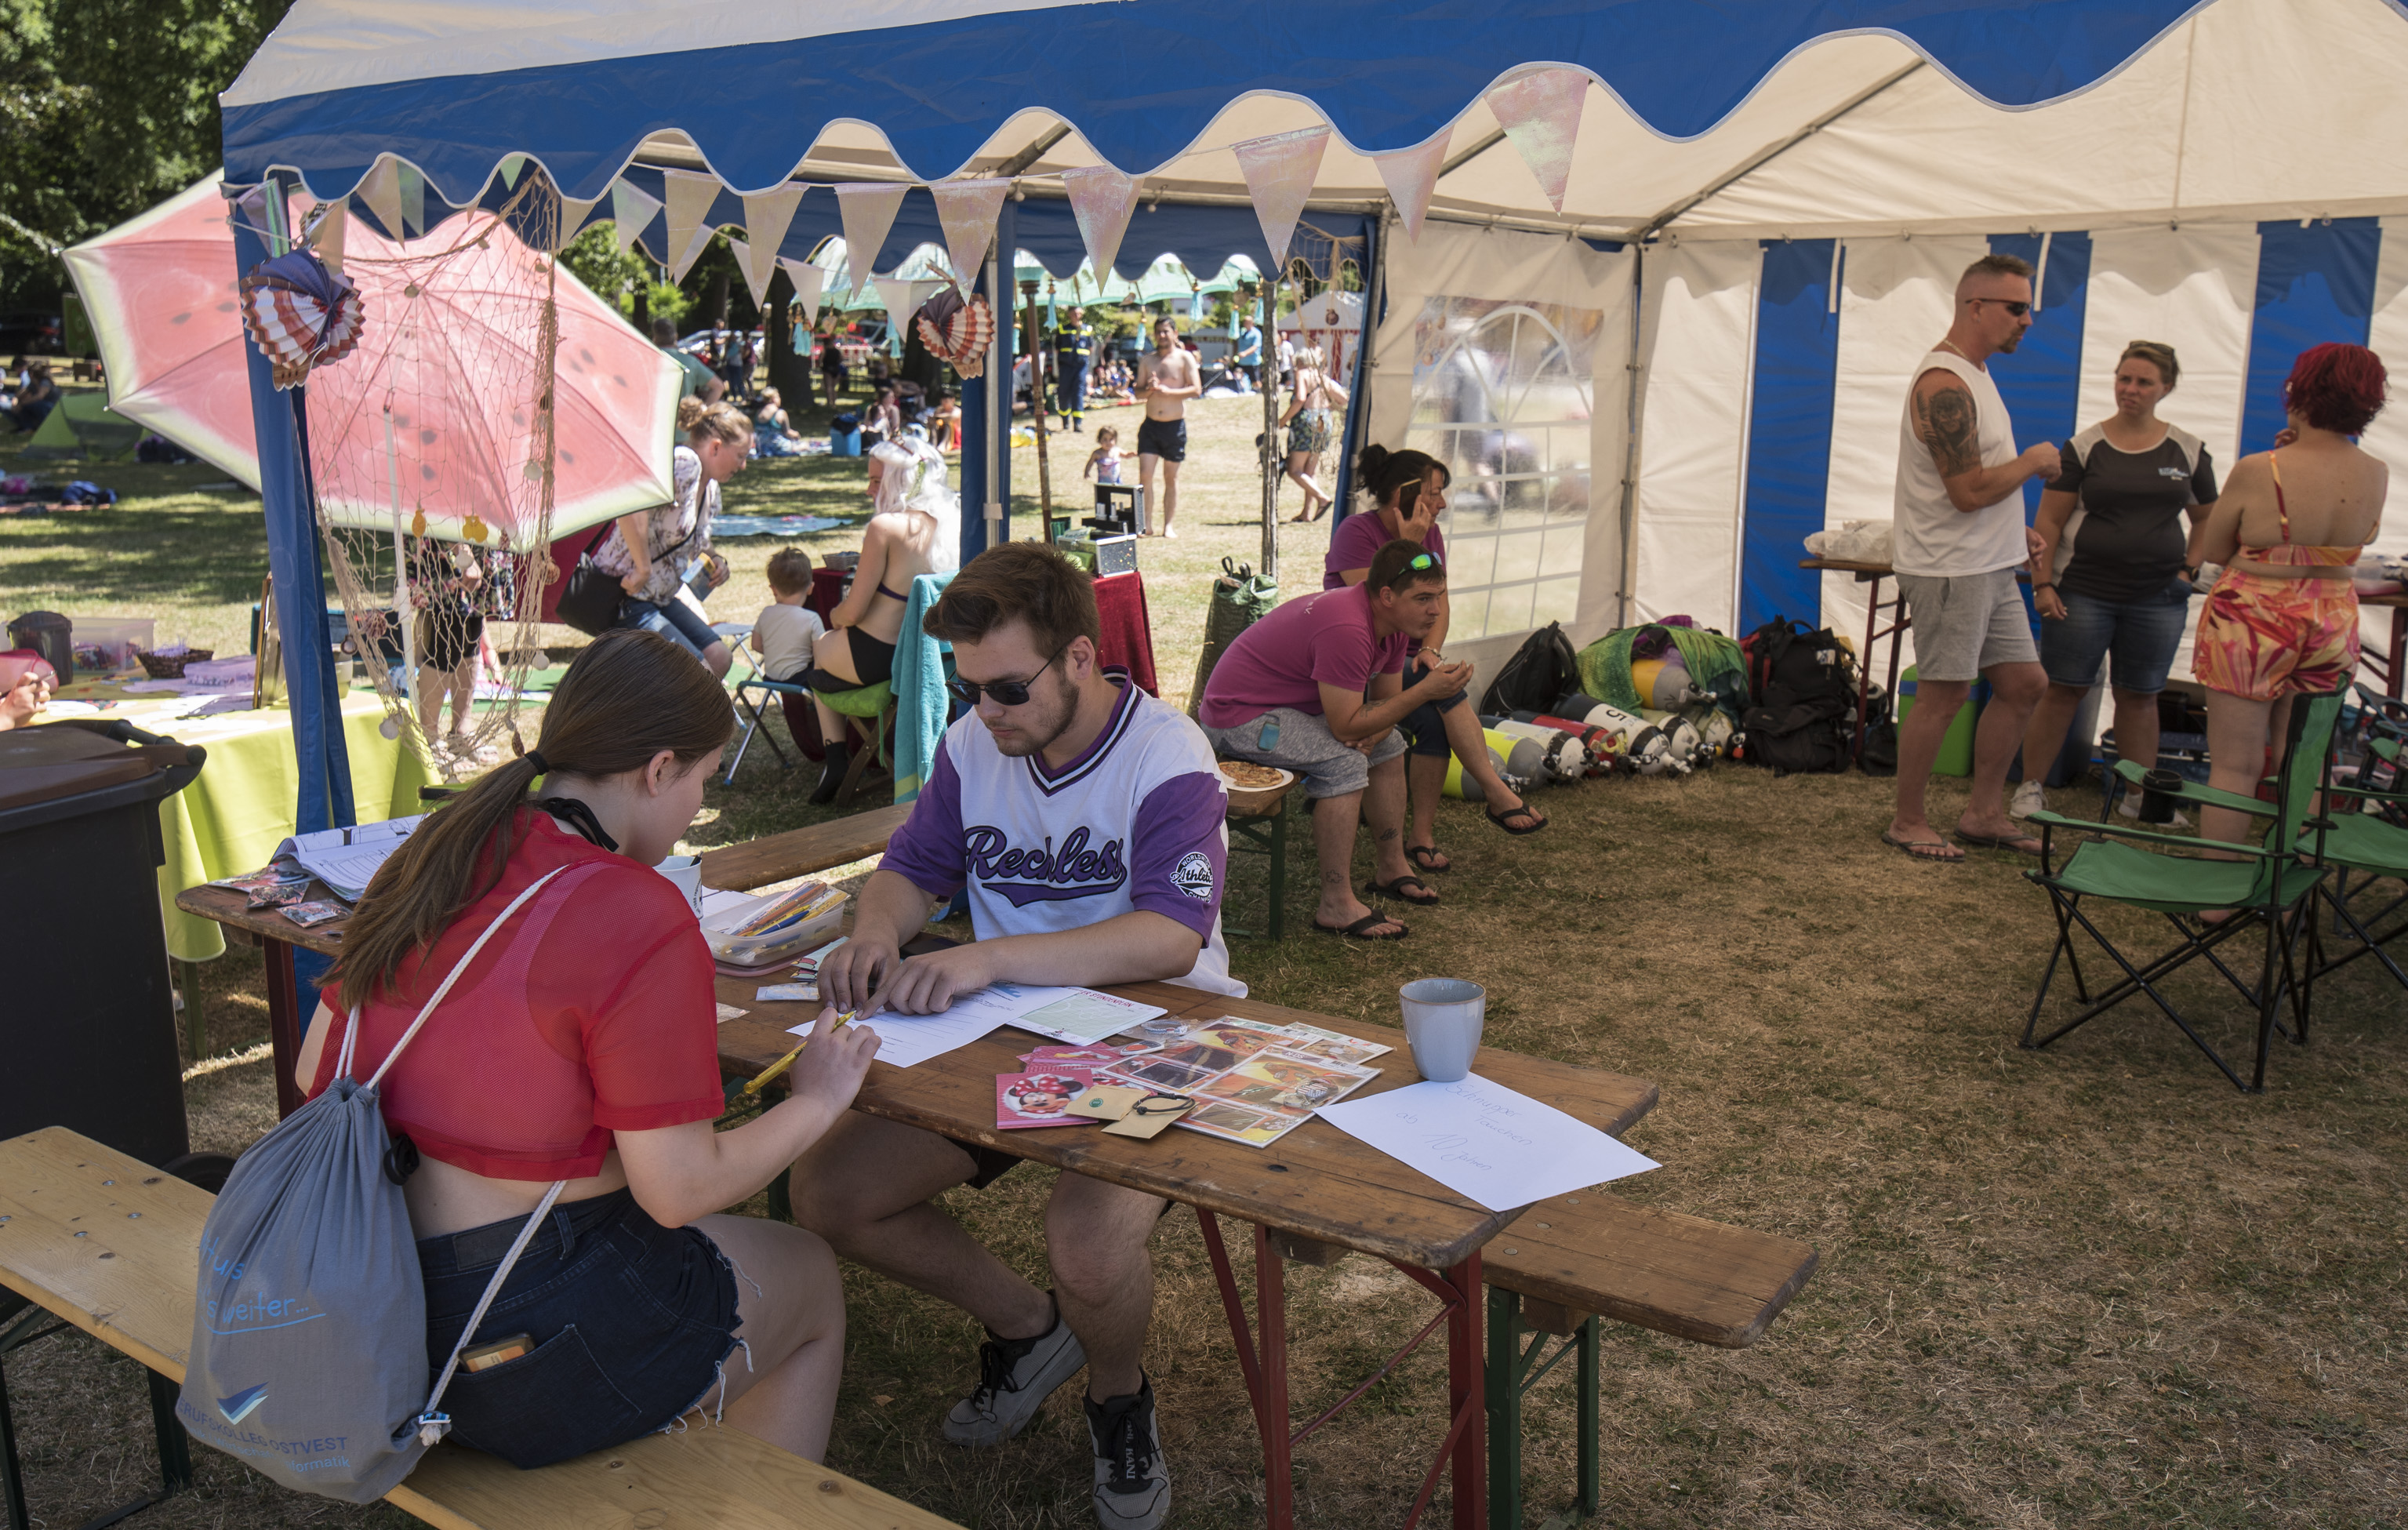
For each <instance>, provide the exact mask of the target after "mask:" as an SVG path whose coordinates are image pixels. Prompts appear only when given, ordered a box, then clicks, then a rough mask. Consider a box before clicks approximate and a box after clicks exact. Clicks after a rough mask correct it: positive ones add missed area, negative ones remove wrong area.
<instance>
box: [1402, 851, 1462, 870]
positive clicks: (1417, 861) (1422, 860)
mask: <svg viewBox="0 0 2408 1530" xmlns="http://www.w3.org/2000/svg"><path fill="white" fill-rule="evenodd" d="M1405 859H1406V860H1408V861H1411V862H1412V864H1413V869H1414V870H1416V871H1452V870H1454V869H1455V863H1454V862H1453V861H1450V860H1448V859H1447V857H1446V851H1442V850H1441V849H1439V848H1438V847H1437V846H1436V845H1407V846H1406V847H1405Z"/></svg>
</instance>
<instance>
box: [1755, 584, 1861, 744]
mask: <svg viewBox="0 0 2408 1530" xmlns="http://www.w3.org/2000/svg"><path fill="white" fill-rule="evenodd" d="M1744 647H1745V649H1746V651H1747V682H1748V690H1749V691H1750V692H1751V693H1752V694H1754V697H1755V704H1754V705H1753V706H1751V707H1749V708H1748V709H1747V710H1746V711H1745V712H1743V713H1742V714H1741V717H1740V726H1741V728H1742V729H1743V730H1744V731H1745V732H1746V734H1747V759H1748V760H1749V762H1750V763H1752V764H1755V765H1768V766H1770V767H1771V769H1772V771H1773V773H1774V774H1775V775H1780V776H1787V775H1792V774H1797V773H1800V772H1805V773H1820V774H1835V773H1837V772H1839V771H1842V770H1845V769H1847V768H1848V756H1849V754H1850V753H1851V752H1852V751H1853V746H1854V744H1855V741H1856V737H1855V736H1856V665H1855V664H1854V663H1853V662H1852V661H1851V660H1850V658H1849V656H1848V651H1847V650H1846V649H1845V648H1844V647H1842V645H1841V643H1840V641H1839V639H1838V638H1836V637H1834V636H1831V633H1830V629H1828V627H1813V628H1810V627H1808V626H1807V625H1806V624H1805V623H1804V622H1791V621H1789V620H1788V619H1787V618H1785V617H1779V616H1776V617H1774V618H1773V619H1772V620H1771V621H1770V622H1766V623H1765V624H1764V625H1763V626H1761V627H1758V628H1756V631H1755V632H1753V633H1751V634H1749V635H1748V639H1747V642H1746V643H1745V645H1744Z"/></svg>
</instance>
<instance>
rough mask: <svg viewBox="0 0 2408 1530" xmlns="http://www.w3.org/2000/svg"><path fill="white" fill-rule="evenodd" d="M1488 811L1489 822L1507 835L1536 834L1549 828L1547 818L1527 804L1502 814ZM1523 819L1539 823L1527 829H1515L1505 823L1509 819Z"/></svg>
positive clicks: (1508, 809) (1509, 809) (1506, 810)
mask: <svg viewBox="0 0 2408 1530" xmlns="http://www.w3.org/2000/svg"><path fill="white" fill-rule="evenodd" d="M1487 811H1488V822H1491V823H1494V824H1496V825H1497V826H1498V828H1500V829H1503V830H1504V831H1505V832H1506V833H1507V834H1510V835H1514V836H1521V835H1526V834H1536V833H1538V832H1539V831H1540V830H1541V829H1543V828H1545V827H1546V826H1547V820H1546V819H1545V817H1544V816H1543V815H1541V813H1540V812H1539V810H1538V809H1537V808H1533V807H1531V806H1530V805H1529V804H1528V803H1527V802H1526V803H1524V804H1522V806H1520V807H1519V808H1506V809H1505V810H1504V811H1503V812H1501V813H1500V812H1497V811H1494V810H1493V809H1491V810H1487ZM1523 817H1528V818H1531V819H1534V820H1536V821H1537V822H1533V823H1532V824H1530V826H1529V827H1527V828H1525V829H1517V828H1514V827H1513V826H1512V824H1510V823H1508V822H1505V821H1506V820H1507V819H1509V818H1523Z"/></svg>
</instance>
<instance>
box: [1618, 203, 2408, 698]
mask: <svg viewBox="0 0 2408 1530" xmlns="http://www.w3.org/2000/svg"><path fill="white" fill-rule="evenodd" d="M1994 250H1995V251H2001V252H2005V253H2011V254H2015V255H2020V256H2022V257H2023V258H2024V259H2026V260H2028V261H2031V262H2033V263H2034V265H2039V266H2041V268H2042V269H2041V273H2040V275H2041V284H2040V299H2041V302H2040V312H2039V316H2038V318H2037V319H2036V321H2035V322H2034V323H2033V325H2032V328H2031V331H2030V334H2029V336H2028V337H2027V338H2026V339H2025V341H2024V343H2023V345H2022V346H2021V348H2020V349H2019V350H2017V351H2016V352H2015V353H2014V354H2013V355H2006V356H1999V357H1994V358H1992V360H1991V362H1990V367H1991V370H1992V373H1993V375H1994V376H1995V377H1996V378H1997V379H1998V382H1999V391H2000V394H2001V396H2003V397H2004V398H2005V400H2006V402H2007V406H2008V408H2009V410H2010V412H2011V413H2012V414H2013V415H2014V424H2015V436H2016V440H2017V441H2018V443H2021V444H2028V443H2030V442H2032V441H2035V440H2042V439H2046V440H2055V441H2063V440H2064V439H2065V438H2066V437H2068V436H2071V435H2072V434H2073V433H2074V432H2075V431H2076V430H2079V429H2080V428H2082V427H2083V426H2084V425H2086V424H2089V423H2091V422H2096V421H2099V420H2101V419H2104V418H2105V417H2106V416H2108V415H2109V414H2111V413H2113V412H2114V401H2113V398H2112V394H2111V379H2112V378H2113V375H2114V365H2115V360H2116V358H2117V356H2118V355H2119V354H2120V353H2121V352H2122V350H2123V348H2124V346H2125V344H2126V343H2127V342H2128V341H2130V340H2134V339H2153V340H2162V341H2164V342H2166V343H2167V344H2169V345H2171V346H2173V347H2174V349H2175V350H2176V351H2177V352H2178V353H2179V355H2180V357H2181V361H2182V381H2181V386H2180V387H2178V388H2177V389H2176V390H2175V391H2174V393H2172V394H2171V396H2169V397H2168V398H2167V399H2166V401H2165V403H2164V405H2163V406H2161V408H2160V411H2159V412H2160V413H2161V414H2162V415H2163V417H2164V418H2166V419H2168V420H2171V421H2172V422H2175V423H2177V424H2180V425H2182V426H2183V427H2184V428H2186V429H2187V430H2190V431H2192V432H2193V433H2195V434H2196V435H2198V436H2200V439H2201V440H2202V441H2204V442H2205V443H2206V444H2207V449H2208V450H2209V452H2210V453H2211V454H2212V456H2213V458H2214V463H2215V465H2216V468H2217V472H2218V475H2219V477H2220V476H2221V475H2222V473H2223V472H2224V471H2225V470H2226V469H2227V468H2229V465H2231V463H2232V461H2233V460H2234V457H2235V454H2236V453H2237V452H2247V451H2261V450H2265V449H2266V448H2267V446H2268V445H2269V444H2271V442H2272V437H2273V435H2274V432H2275V431H2277V430H2279V429H2280V428H2281V427H2282V423H2283V410H2282V384H2283V379H2284V378H2285V377H2286V375H2287V374H2288V372H2289V370H2290V366H2291V363H2292V360H2293V358H2294V357H2296V356H2297V355H2298V353H2299V352H2300V351H2301V350H2305V349H2306V348H2307V347H2309V346H2311V345H2315V344H2317V343H2319V342H2321V341H2325V340H2346V341H2350V342H2353V343H2356V344H2359V345H2368V346H2372V348H2373V349H2374V350H2376V351H2377V352H2378V353H2379V354H2383V355H2386V357H2387V358H2388V359H2389V361H2390V363H2391V365H2392V366H2393V368H2394V377H2395V381H2394V385H2393V386H2394V396H2395V399H2396V400H2397V402H2396V403H2395V405H2394V407H2393V408H2390V409H2389V410H2387V411H2386V413H2385V414H2384V415H2383V416H2382V417H2381V418H2380V419H2378V420H2377V421H2376V422H2375V425H2374V427H2373V429H2372V431H2370V432H2369V433H2368V436H2367V437H2366V440H2365V445H2366V446H2367V448H2368V449H2369V450H2372V451H2374V452H2375V453H2377V454H2378V455H2380V456H2382V457H2383V458H2384V459H2385V460H2386V461H2387V462H2389V463H2390V464H2391V465H2392V468H2393V471H2394V473H2395V479H2394V482H2395V483H2397V484H2403V485H2408V218H2383V219H2376V218H2336V219H2329V220H2328V219H2310V220H2296V219H2294V220H2284V221H2280V222H2263V223H2185V224H2182V225H2181V226H2179V227H2171V226H2167V225H2163V224H2159V225H2157V226H2153V227H2141V228H2120V229H2114V230H2102V231H2100V232H2099V233H2097V234H2095V235H2094V234H2089V233H2083V232H2063V233H2054V234H2049V235H2044V236H2043V235H2035V234H2028V233H2022V234H2000V235H1992V236H1986V237H1985V236H1979V235H1941V236H1922V237H1914V238H1901V237H1898V236H1889V237H1883V238H1871V239H1845V240H1833V239H1796V240H1789V241H1780V242H1771V243H1757V242H1754V241H1716V242H1695V243H1687V244H1684V245H1681V246H1678V247H1675V248H1660V247H1659V248H1656V249H1651V250H1648V251H1647V252H1646V255H1645V265H1644V278H1643V279H1644V292H1643V296H1642V299H1641V301H1642V303H1643V305H1644V306H1645V308H1646V310H1648V311H1646V312H1645V313H1644V315H1643V319H1642V324H1641V373H1640V377H1641V435H1640V440H1639V447H1638V454H1639V472H1638V489H1637V496H1636V499H1637V535H1636V537H1635V543H1636V548H1635V551H1636V554H1637V565H1636V569H1635V575H1634V579H1633V581H1632V582H1633V588H1634V590H1635V593H1636V604H1637V608H1638V611H1639V614H1640V615H1641V616H1642V617H1644V618H1649V619H1653V618H1657V617H1662V616H1667V615H1672V614H1675V613H1682V612H1685V613H1688V614H1690V615H1693V616H1695V617H1697V618H1698V619H1699V620H1700V621H1702V622H1708V623H1710V624H1712V625H1714V626H1718V627H1722V628H1724V629H1725V630H1726V631H1746V630H1749V629H1752V628H1753V627H1754V626H1756V624H1757V623H1759V622H1763V621H1766V620H1768V619H1770V617H1772V616H1773V615H1775V614H1781V615H1786V616H1789V617H1792V618H1796V619H1799V620H1804V621H1809V622H1828V623H1829V624H1830V625H1831V626H1832V627H1833V628H1834V629H1835V630H1837V631H1839V632H1842V633H1843V634H1849V635H1852V636H1854V637H1855V638H1856V641H1858V642H1859V643H1861V642H1862V641H1863V636H1864V633H1865V608H1864V591H1865V587H1864V586H1863V585H1861V584H1859V583H1857V582H1856V580H1855V579H1852V578H1850V577H1848V576H1845V575H1835V574H1834V575H1817V574H1815V573H1813V572H1812V571H1809V570H1805V569H1801V568H1799V566H1798V565H1799V560H1800V559H1802V558H1803V557H1805V556H1806V552H1805V549H1804V547H1803V545H1802V542H1803V538H1804V537H1805V536H1806V535H1807V534H1808V533H1810V532H1813V531H1818V530H1821V529H1824V528H1825V527H1827V526H1837V525H1838V524H1839V523H1840V522H1843V521H1848V520H1888V519H1889V518H1890V516H1891V513H1892V507H1891V487H1892V484H1893V482H1894V479H1895V475H1896V472H1897V465H1898V453H1899V418H1900V413H1901V411H1902V409H1903V408H1904V402H1905V396H1906V389H1907V384H1908V381H1909V379H1910V378H1911V376H1912V374H1913V373H1914V369H1915V364H1916V362H1917V361H1918V360H1919V359H1920V358H1921V357H1922V356H1923V354H1924V353H1925V352H1926V351H1927V350H1929V349H1930V348H1931V346H1932V344H1933V342H1934V341H1936V340H1937V339H1938V338H1939V337H1940V336H1941V335H1942V334H1943V333H1945V331H1946V329H1947V326H1948V322H1949V318H1950V311H1951V300H1952V296H1953V290H1954V287H1955V284H1956V280H1957V275H1958V273H1959V272H1961V271H1962V270H1963V269H1964V267H1965V266H1966V265H1969V264H1970V263H1971V262H1972V261H1973V260H1975V259H1977V258H1979V257H1980V256H1982V255H1984V254H1985V253H1988V252H1991V251H1994ZM2027 492H2028V494H2029V495H2030V497H2031V499H2032V501H2033V503H2034V504H2037V501H2038V496H2039V487H2038V485H2033V486H2031V488H2030V489H2028V491H2027ZM2376 545H2377V546H2378V547H2379V548H2381V549H2382V550H2383V551H2391V552H2408V507H2402V508H2400V509H2399V510H2398V511H2396V513H2394V514H2393V515H2392V516H2391V517H2390V518H2389V523H2388V524H2387V525H2386V528H2385V531H2384V534H2383V536H2382V537H2381V539H2380V540H2379V541H2378V543H2377V544H2376ZM1892 588H1894V587H1892ZM2377 620H2378V618H2377V617H2376V616H2372V615H2371V616H2370V619H2369V628H2368V636H2369V638H2370V640H2372V639H2374V638H2375V637H2376V627H2375V624H2374V623H2375V622H2376V621H2377ZM2380 620H2383V621H2387V613H2382V615H2381V617H2380ZM2385 630H2387V628H2386V629H2385ZM1908 652H1909V657H1908V660H1907V662H1909V663H1911V662H1913V661H1912V642H1911V638H1910V642H1909V651H1908ZM2175 674H2176V677H2177V678H2180V679H2187V678H2188V675H2189V665H2188V661H2187V658H2185V659H2184V660H2182V661H2180V662H2179V663H2178V665H2177V668H2176V671H2175Z"/></svg>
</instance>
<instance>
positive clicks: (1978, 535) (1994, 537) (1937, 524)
mask: <svg viewBox="0 0 2408 1530" xmlns="http://www.w3.org/2000/svg"><path fill="white" fill-rule="evenodd" d="M2031 297H2032V290H2031V267H2030V266H2029V265H2026V264H2024V263H2023V262H2022V261H2020V260H2017V259H2016V258H2015V257H2014V256H2013V255H1985V256H1984V257H1983V258H1982V259H1980V260H1978V261H1975V262H1974V263H1973V264H1972V265H1969V266H1967V267H1966V268H1965V274H1964V275H1963V276H1962V277H1960V278H1958V279H1957V311H1956V317H1955V320H1954V322H1952V323H1951V324H1950V325H1949V327H1948V334H1947V336H1946V338H1944V339H1942V341H1941V342H1940V343H1939V344H1938V345H1937V346H1935V347H1933V348H1932V350H1931V352H1930V353H1929V354H1928V355H1927V356H1925V357H1924V358H1923V362H1922V365H1919V366H1918V367H1917V368H1916V369H1915V379H1914V387H1913V388H1912V389H1911V390H1910V391H1909V392H1908V394H1907V399H1906V408H1905V410H1904V412H1903V414H1902V415H1901V417H1900V420H1899V449H1898V489H1897V493H1896V496H1895V505H1896V512H1895V513H1896V516H1897V522H1898V526H1897V536H1898V554H1897V558H1896V566H1897V569H1898V587H1899V593H1900V594H1901V595H1903V596H1904V597H1905V599H1906V608H1907V613H1908V615H1909V616H1910V617H1911V618H1912V620H1913V622H1914V656H1915V665H1916V674H1917V680H1916V689H1915V698H1914V713H1913V715H1911V716H1910V717H1908V719H1907V720H1906V722H1905V723H1904V724H1902V725H1901V726H1900V727H1899V735H1898V808H1897V811H1896V814H1895V816H1894V817H1892V818H1891V820H1890V824H1889V827H1888V828H1887V829H1885V830H1884V831H1883V832H1882V839H1883V840H1884V842H1885V843H1887V844H1890V845H1894V846H1896V847H1897V848H1898V849H1899V850H1900V851H1904V852H1905V853H1906V854H1908V855H1911V856H1913V857H1914V859H1916V860H1918V861H1961V860H1963V859H1964V858H1965V852H1964V851H1962V850H1959V849H1957V846H1955V845H1951V844H1950V843H1948V841H1947V839H1946V838H1945V837H1944V836H1942V835H1941V834H1940V833H1939V831H1937V830H1936V829H1934V828H1933V827H1932V826H1931V821H1930V819H1929V818H1928V817H1927V816H1926V815H1925V810H1924V790H1925V788H1926V787H1927V786H1928V785H1929V783H1930V779H1931V766H1932V763H1933V762H1934V761H1936V760H1937V759H1938V758H1939V757H1940V745H1941V742H1942V739H1944V738H1945V737H1946V736H1947V733H1948V725H1949V723H1951V722H1954V721H1955V720H1956V717H1957V708H1960V707H1962V706H1963V705H1964V703H1965V698H1966V696H1967V695H1968V694H1970V693H1971V690H1972V685H1973V679H1974V678H1975V677H1976V676H1984V677H1986V678H1987V679H1989V682H1990V704H1989V705H1988V706H1987V707H1986V708H1983V711H1982V721H1981V725H1980V727H1979V728H1978V729H1977V730H1976V732H1975V734H1974V738H1973V785H1972V798H1971V801H1970V802H1968V803H1967V804H1966V807H1965V811H1964V814H1963V816H1961V817H1960V818H1958V819H1957V839H1958V840H1959V841H1960V842H1961V843H1963V844H1967V845H1977V846H1981V847H1983V848H1985V849H1991V850H2005V851H2016V852H2018V853H2021V854H2028V855H2037V854H2039V853H2040V841H2039V840H2038V839H2036V838H2034V837H2032V836H2029V835H2027V834H2025V833H2023V832H2022V831H2021V830H2020V829H2018V828H2016V827H2015V826H2014V823H2013V822H2010V821H2009V820H2008V818H2007V813H2006V803H2005V797H2006V788H2007V765H2008V764H2009V763H2010V762H2011V761H2013V760H2014V757H2015V751H2016V750H2017V749H2018V748H2020V747H2021V744H2022V740H2023V728H2024V724H2025V722H2027V721H2028V720H2029V718H2030V716H2031V709H2032V707H2033V705H2034V704H2035V703H2036V702H2038V701H2039V700H2040V697H2041V693H2042V692H2043V691H2045V690H2046V689H2047V688H2048V679H2047V676H2046V674H2045V673H2044V672H2043V671H2042V668H2041V666H2040V654H2039V651H2038V650H2037V649H2035V648H2034V647H2033V645H2032V636H2031V618H2030V616H2029V614H2028V612H2027V611H2026V609H2025V608H2024V600H2023V595H2022V593H2021V592H2020V591H2018V590H2017V589H2016V588H2015V570H2016V569H2017V568H2018V567H2020V566H2022V565H2026V564H2028V563H2029V562H2030V560H2031V559H2032V558H2034V557H2036V556H2037V555H2038V553H2039V551H2040V543H2039V539H2038V537H2037V536H2034V535H2033V533H2032V532H2031V529H2030V528H2029V527H2028V526H2027V525H2026V524H2025V522H2024V506H2023V486H2024V484H2025V483H2026V482H2028V481H2029V480H2030V479H2035V478H2049V477H2053V476H2054V475H2055V474H2056V472H2057V448H2056V447H2055V446H2054V445H2052V444H2050V443H2049V442H2046V441H2042V442H2041V443H2040V444H2039V445H2037V446H2034V447H2031V448H2030V449H2028V450H2025V451H2024V452H2022V453H2021V454H2018V453H2017V452H2016V450H2015V439H2014V424H2013V422H2010V421H2009V420H2008V418H2007V407H2006V404H2005V403H2004V402H2003V401H2002V400H2001V399H2000V397H1999V387H1998V384H1997V383H1996V382H1994V381H1993V380H1992V379H1991V378H1990V372H1989V368H1988V366H1987V365H1986V364H1987V362H1988V361H1989V359H1990V358H1991V357H1992V356H1995V355H1999V354H2002V353H2004V352H2009V351H2012V350H2014V349H2015V347H2016V345H2017V344H2018V343H2020V342H2021V341H2022V339H2023V335H2024V331H2026V330H2028V329H2029V328H2030V327H2031Z"/></svg>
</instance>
